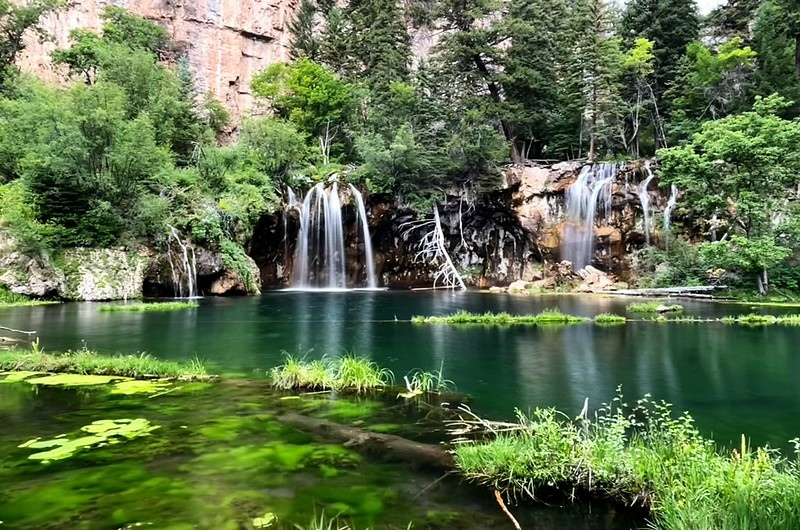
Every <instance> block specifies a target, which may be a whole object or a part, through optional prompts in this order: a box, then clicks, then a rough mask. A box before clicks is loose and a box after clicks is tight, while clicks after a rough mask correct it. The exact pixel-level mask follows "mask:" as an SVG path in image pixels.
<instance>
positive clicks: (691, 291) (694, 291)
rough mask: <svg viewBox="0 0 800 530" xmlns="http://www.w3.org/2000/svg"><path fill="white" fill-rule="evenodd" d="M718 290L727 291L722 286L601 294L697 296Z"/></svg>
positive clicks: (626, 290) (620, 291)
mask: <svg viewBox="0 0 800 530" xmlns="http://www.w3.org/2000/svg"><path fill="white" fill-rule="evenodd" d="M718 289H727V287H726V286H724V285H697V286H691V287H658V288H648V289H620V290H618V291H603V294H611V295H620V296H691V295H694V296H697V295H698V294H702V293H710V292H713V291H716V290H718Z"/></svg>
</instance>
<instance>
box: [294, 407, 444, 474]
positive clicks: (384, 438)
mask: <svg viewBox="0 0 800 530" xmlns="http://www.w3.org/2000/svg"><path fill="white" fill-rule="evenodd" d="M278 421H280V422H281V423H284V424H286V425H290V426H292V427H294V428H296V429H299V430H301V431H303V432H307V433H312V434H316V435H318V436H321V437H322V438H326V439H328V440H332V441H335V442H340V443H343V444H344V445H345V447H352V448H353V449H356V450H358V451H362V452H365V453H373V454H374V453H379V454H381V455H382V456H384V457H386V458H390V459H393V460H401V461H405V462H410V463H412V464H416V465H419V466H422V467H426V468H431V469H437V470H451V469H453V467H454V461H453V455H452V454H450V453H449V452H448V451H447V450H445V448H444V447H441V446H438V445H432V444H424V443H419V442H414V441H412V440H408V439H406V438H401V437H400V436H394V435H392V434H383V433H377V432H371V431H366V430H364V429H359V428H358V427H351V426H349V425H341V424H339V423H334V422H331V421H327V420H322V419H319V418H312V417H309V416H304V415H302V414H296V413H287V414H282V415H280V416H278Z"/></svg>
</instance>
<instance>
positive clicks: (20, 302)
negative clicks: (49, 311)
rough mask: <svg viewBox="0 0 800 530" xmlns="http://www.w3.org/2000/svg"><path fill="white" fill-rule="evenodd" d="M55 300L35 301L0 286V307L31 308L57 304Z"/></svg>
mask: <svg viewBox="0 0 800 530" xmlns="http://www.w3.org/2000/svg"><path fill="white" fill-rule="evenodd" d="M59 303H61V302H58V301H56V300H37V299H36V298H28V297H27V296H23V295H21V294H16V293H12V292H11V291H10V290H9V289H8V288H7V287H5V286H2V285H0V307H31V306H39V305H55V304H59Z"/></svg>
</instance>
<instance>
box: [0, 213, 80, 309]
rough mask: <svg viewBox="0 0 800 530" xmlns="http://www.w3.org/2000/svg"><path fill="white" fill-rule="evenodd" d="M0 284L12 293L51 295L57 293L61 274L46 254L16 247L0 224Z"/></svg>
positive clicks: (61, 280) (38, 296)
mask: <svg viewBox="0 0 800 530" xmlns="http://www.w3.org/2000/svg"><path fill="white" fill-rule="evenodd" d="M0 285H3V286H5V287H6V288H8V289H9V290H10V291H11V292H12V293H15V294H21V295H24V296H31V297H35V298H52V297H56V296H58V295H59V292H60V291H61V289H62V286H63V285H64V274H63V273H62V272H61V271H60V270H58V269H56V268H55V267H53V266H52V264H51V263H50V260H49V259H47V257H44V256H33V255H30V254H28V253H26V252H23V251H22V250H20V249H19V248H18V244H17V241H16V240H15V239H14V238H13V237H11V235H10V234H8V233H7V232H6V231H5V230H3V228H2V227H0Z"/></svg>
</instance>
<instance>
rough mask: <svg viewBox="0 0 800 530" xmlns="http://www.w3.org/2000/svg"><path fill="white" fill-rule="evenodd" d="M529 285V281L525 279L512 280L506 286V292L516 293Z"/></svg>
mask: <svg viewBox="0 0 800 530" xmlns="http://www.w3.org/2000/svg"><path fill="white" fill-rule="evenodd" d="M530 285H531V283H530V282H526V281H525V280H517V281H515V282H513V283H512V284H511V285H509V286H508V292H510V293H518V292H520V291H524V290H526V289H528V287H529V286H530Z"/></svg>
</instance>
